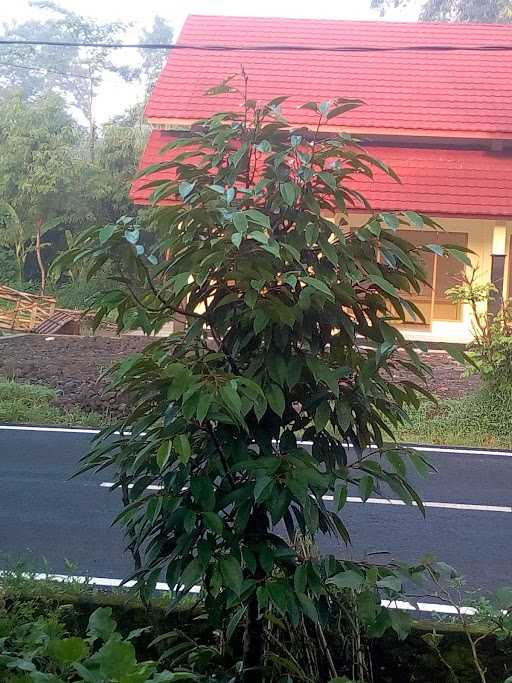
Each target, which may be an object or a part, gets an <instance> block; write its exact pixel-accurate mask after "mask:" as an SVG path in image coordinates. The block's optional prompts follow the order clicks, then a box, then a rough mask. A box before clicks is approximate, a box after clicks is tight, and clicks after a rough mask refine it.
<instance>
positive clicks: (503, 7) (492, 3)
mask: <svg viewBox="0 0 512 683" xmlns="http://www.w3.org/2000/svg"><path fill="white" fill-rule="evenodd" d="M410 3H411V0H372V5H371V6H372V7H373V8H376V9H380V10H381V12H382V14H385V12H386V10H387V9H388V8H390V7H394V8H399V7H405V6H407V5H409V4H410ZM420 20H421V21H466V22H476V23H478V22H481V23H489V24H492V23H509V22H510V21H512V2H511V0H425V2H424V4H423V6H422V8H421V12H420Z"/></svg>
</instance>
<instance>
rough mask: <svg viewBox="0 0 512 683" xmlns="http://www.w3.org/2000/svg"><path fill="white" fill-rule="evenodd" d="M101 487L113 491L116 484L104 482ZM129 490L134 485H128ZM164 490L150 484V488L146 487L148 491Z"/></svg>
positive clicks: (157, 485)
mask: <svg viewBox="0 0 512 683" xmlns="http://www.w3.org/2000/svg"><path fill="white" fill-rule="evenodd" d="M100 486H101V488H104V489H111V488H112V487H113V486H115V483H114V482H113V481H102V482H101V484H100ZM118 488H119V487H118ZM128 488H129V489H132V488H133V484H128ZM163 488H164V487H163V486H160V485H159V484H150V485H149V486H146V491H161V490H162V489H163Z"/></svg>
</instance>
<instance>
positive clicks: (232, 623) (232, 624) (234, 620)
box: [226, 605, 247, 642]
mask: <svg viewBox="0 0 512 683" xmlns="http://www.w3.org/2000/svg"><path fill="white" fill-rule="evenodd" d="M246 611H247V607H246V606H245V605H242V606H241V607H239V608H238V609H237V610H236V612H233V616H232V617H231V619H230V620H229V623H228V626H227V628H226V640H227V641H228V642H229V641H230V640H231V638H232V637H233V634H234V633H235V631H236V629H237V627H238V624H239V623H240V621H241V620H242V617H244V616H245V613H246Z"/></svg>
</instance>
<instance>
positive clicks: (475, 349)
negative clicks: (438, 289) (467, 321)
mask: <svg viewBox="0 0 512 683" xmlns="http://www.w3.org/2000/svg"><path fill="white" fill-rule="evenodd" d="M476 274H477V270H476V269H473V270H472V272H471V274H470V275H469V276H468V275H467V274H465V275H464V276H463V279H462V282H461V283H460V284H459V285H457V286H456V287H452V288H451V289H449V290H448V291H447V292H446V293H447V295H448V296H449V297H450V298H451V300H452V301H454V302H455V303H462V304H469V306H470V307H471V313H472V321H473V341H472V342H471V344H470V345H469V349H468V350H469V353H468V357H469V358H470V359H471V362H472V370H473V371H477V372H479V373H480V374H481V376H482V377H483V379H484V380H485V381H486V382H488V383H489V384H490V385H492V386H494V387H502V386H503V385H504V384H506V385H508V386H512V302H510V301H503V300H501V299H500V300H499V309H498V311H497V313H490V312H489V311H488V306H489V304H490V303H491V301H492V300H493V299H495V298H496V297H497V296H498V293H497V290H496V288H495V287H494V285H492V283H479V282H478V280H477V278H476ZM479 304H484V310H483V312H482V311H481V310H480V309H479Z"/></svg>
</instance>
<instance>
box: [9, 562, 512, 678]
mask: <svg viewBox="0 0 512 683" xmlns="http://www.w3.org/2000/svg"><path fill="white" fill-rule="evenodd" d="M75 570H76V568H75ZM71 571H74V570H73V568H71ZM435 572H436V577H440V574H441V572H442V574H443V576H445V577H448V584H451V585H453V587H454V588H455V593H454V594H453V595H451V594H449V595H448V596H447V595H446V591H445V590H444V588H445V583H446V579H445V580H444V581H443V589H442V591H439V590H438V588H437V584H438V583H439V578H436V583H435V584H434V586H429V594H431V593H432V591H434V592H433V593H432V594H435V595H436V596H438V597H439V598H441V597H442V598H443V600H446V599H447V598H448V602H449V604H453V605H454V606H456V607H457V606H458V605H460V596H459V593H458V585H459V578H458V577H456V575H455V573H454V570H453V569H451V568H449V567H447V566H446V565H445V566H444V567H441V566H439V567H438V568H437V569H436V570H435ZM438 593H439V595H438ZM0 595H1V599H0V638H2V637H3V636H4V634H6V633H9V634H10V633H13V632H14V631H15V630H16V629H18V628H19V627H20V626H22V625H23V624H28V623H34V622H39V623H41V622H43V621H45V620H50V621H52V622H53V623H57V624H59V625H60V627H61V628H62V629H63V630H65V632H66V633H65V636H66V637H79V638H80V639H83V638H84V636H85V635H86V630H87V626H88V623H89V619H90V615H91V614H92V613H93V612H94V611H96V609H97V608H98V607H103V608H105V607H107V608H109V609H111V610H112V616H113V617H114V619H115V620H116V621H117V624H118V631H119V632H120V633H121V634H122V635H123V636H125V635H127V634H129V633H130V632H131V631H133V630H136V629H137V630H138V631H139V632H140V633H141V635H140V637H138V638H136V639H133V640H132V641H131V642H133V644H134V646H135V651H136V655H137V660H138V661H141V660H146V659H148V658H149V659H156V653H157V652H158V653H159V654H160V656H159V662H160V665H161V666H162V667H167V668H170V669H171V670H173V667H172V661H173V660H175V659H176V660H178V659H180V652H181V663H180V665H179V666H180V671H181V669H182V668H185V667H186V666H187V665H190V666H191V667H192V668H196V669H197V668H198V667H199V668H202V669H207V668H208V663H209V662H210V663H211V666H210V670H212V669H213V668H215V671H216V673H215V675H214V677H213V678H210V681H212V683H213V680H214V681H216V683H220V682H221V681H224V680H225V678H223V677H222V674H221V673H220V672H221V671H225V670H228V669H231V667H232V661H233V658H236V657H237V656H238V655H237V652H236V650H237V648H239V646H240V643H239V640H238V638H235V639H234V641H235V642H234V643H233V642H232V643H231V644H232V647H231V648H229V647H228V644H227V643H226V642H225V640H224V639H223V638H222V637H220V635H219V634H218V633H217V637H216V638H215V635H214V639H212V638H211V635H212V634H211V628H209V627H208V624H207V623H206V622H205V621H204V619H202V618H201V612H200V611H199V610H198V609H197V607H193V606H190V605H188V606H187V607H184V606H183V607H182V608H181V609H180V610H177V611H176V612H175V613H173V614H168V613H166V609H165V606H166V603H165V601H164V600H163V599H162V598H157V599H155V600H153V601H152V606H151V613H150V615H148V613H147V612H144V610H143V607H142V604H141V603H140V601H137V600H136V599H134V598H130V597H129V595H127V589H124V590H123V591H122V593H121V592H120V591H114V593H111V592H108V593H105V592H103V591H99V590H98V589H95V588H94V587H93V586H91V585H87V584H83V583H78V582H70V583H68V582H66V583H57V582H54V581H51V580H45V581H36V580H34V579H33V578H30V572H28V573H27V570H26V567H19V568H14V569H12V570H11V571H8V572H5V573H4V574H3V575H2V576H1V577H0ZM347 604H348V603H347ZM347 604H345V608H346V606H347ZM472 604H473V606H474V608H475V614H474V615H465V614H462V615H461V616H462V617H463V618H464V620H465V621H464V623H462V621H461V618H460V617H459V616H457V617H456V618H455V620H453V618H452V619H451V620H450V621H449V622H448V623H447V622H444V623H441V622H432V621H428V622H418V623H416V624H415V626H414V629H413V631H412V632H411V633H410V635H409V636H408V637H407V638H406V639H405V640H398V638H397V636H396V635H395V634H394V633H392V632H388V633H386V634H384V635H383V636H377V637H373V638H372V639H371V640H370V641H369V647H370V651H371V659H372V665H373V670H374V672H375V674H376V676H374V678H373V680H375V681H378V683H396V682H397V681H398V680H400V681H402V680H403V681H405V680H407V681H409V680H411V681H412V680H414V681H417V682H418V683H432V681H436V683H454V681H455V680H459V681H460V682H461V683H462V682H463V683H473V681H475V682H480V683H481V678H479V677H478V673H477V671H476V669H475V660H474V657H473V654H472V650H471V647H470V645H469V641H468V633H467V631H469V633H470V635H471V637H472V638H474V640H475V641H476V640H477V639H478V642H476V650H477V656H478V661H479V663H480V665H481V667H482V668H483V669H484V670H485V675H486V680H487V682H488V683H503V681H504V679H505V678H506V677H507V676H509V675H510V673H511V656H510V655H511V646H512V640H511V638H510V590H509V589H501V590H499V591H498V592H497V594H496V596H492V597H489V598H485V599H479V600H478V601H476V602H474V603H472ZM338 617H339V615H333V619H332V621H331V624H334V622H335V621H336V620H337V619H338ZM352 617H353V615H351V618H352ZM149 624H151V629H149V628H147V627H148V625H149ZM169 628H174V631H173V632H172V633H169V634H167V633H166V631H167V630H168V629H169ZM274 628H275V627H274ZM155 636H156V638H155ZM326 639H327V641H328V644H329V647H330V649H331V650H332V652H333V653H334V654H335V658H336V661H337V662H340V665H339V666H340V668H341V662H342V661H343V660H344V659H345V657H346V654H347V645H346V643H345V639H344V636H343V634H342V635H341V637H340V636H339V635H338V633H337V629H334V630H333V629H331V628H330V629H329V631H327V632H326ZM155 640H156V641H157V642H154V643H153V644H151V641H155ZM194 645H195V647H194ZM305 645H306V647H311V643H306V644H305ZM301 646H304V643H302V641H300V642H299V643H297V650H298V648H299V647H301ZM174 648H176V649H174ZM359 654H360V653H358V657H359ZM446 663H448V664H449V666H450V667H451V671H452V673H451V672H450V669H449V668H448V667H447V666H446ZM377 672H378V674H377ZM453 674H454V675H455V676H456V677H458V678H455V677H454V675H453ZM347 675H349V678H350V677H351V678H355V679H357V680H364V681H366V682H367V683H369V682H370V681H372V676H371V673H370V675H367V676H365V678H364V679H361V678H358V677H357V676H351V674H347ZM206 676H207V674H204V675H202V674H199V677H200V680H201V681H202V683H206V681H207V678H206ZM377 676H378V677H377ZM2 680H4V679H3V678H2ZM22 680H24V681H25V680H27V679H26V678H24V679H23V678H22ZM228 680H230V679H229V678H228ZM292 680H294V681H295V680H301V679H300V677H298V676H296V675H295V676H292ZM316 680H318V678H316V677H313V676H312V677H311V678H309V679H308V681H316ZM335 680H336V683H339V679H335ZM341 680H343V681H345V683H347V679H345V678H343V677H342V678H341ZM28 681H30V679H28Z"/></svg>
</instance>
